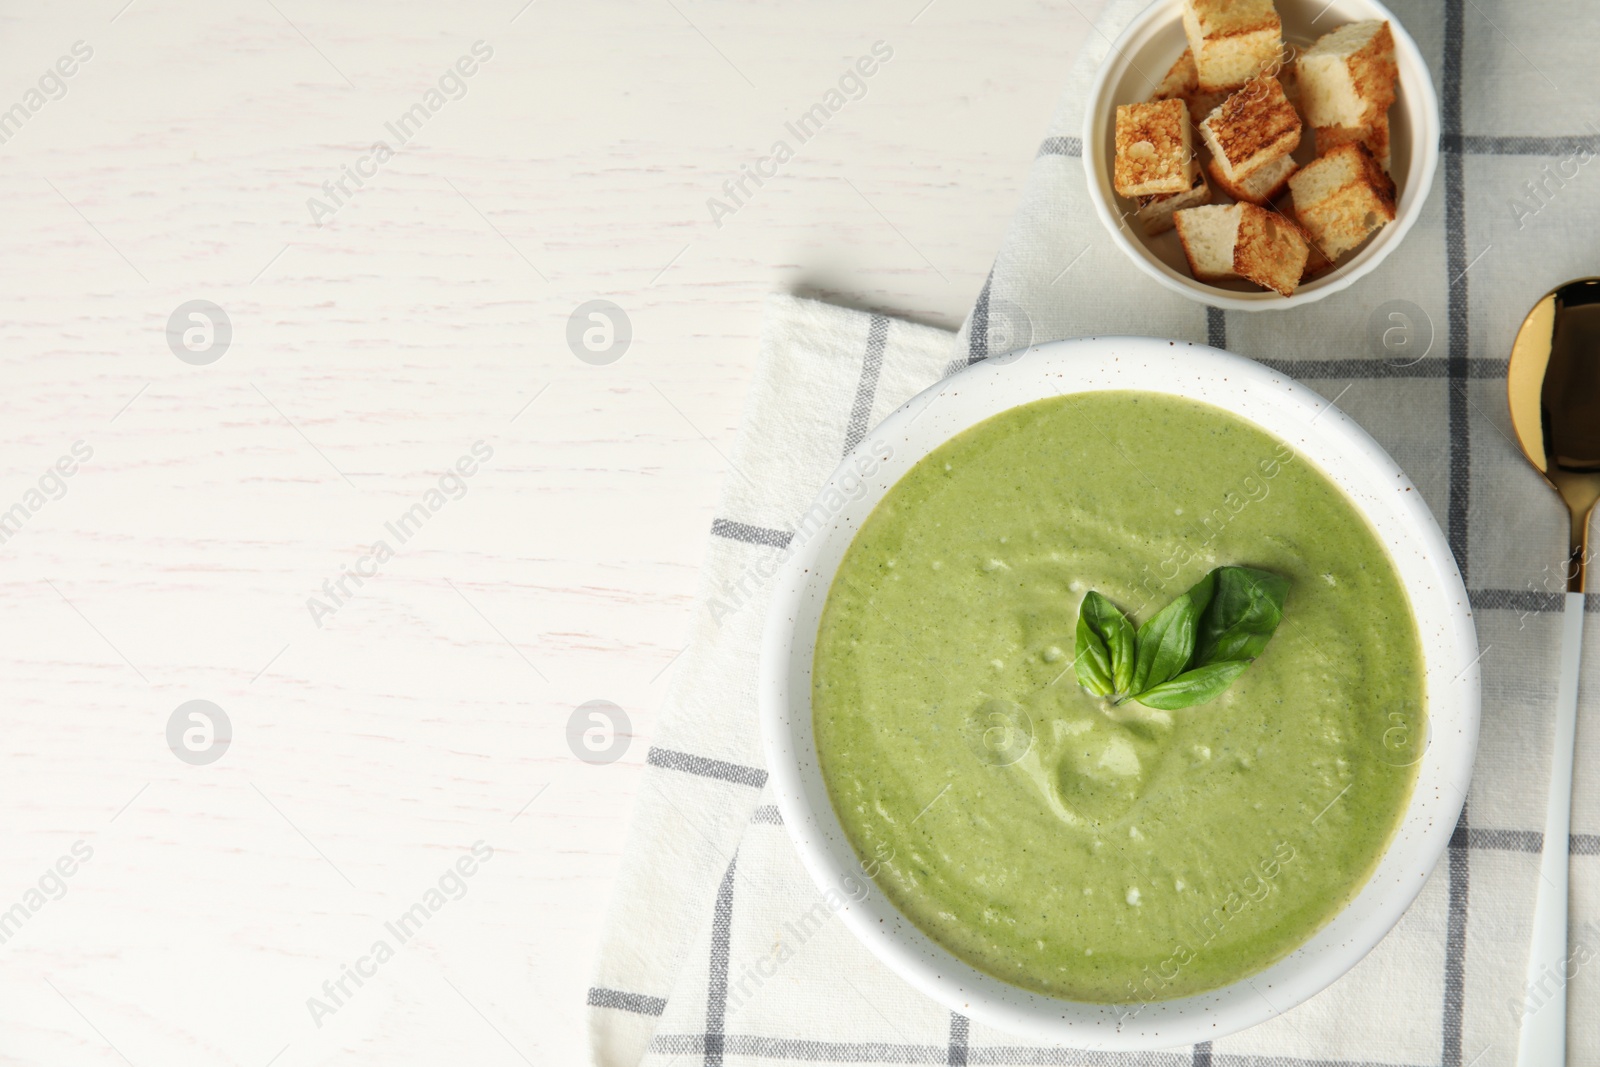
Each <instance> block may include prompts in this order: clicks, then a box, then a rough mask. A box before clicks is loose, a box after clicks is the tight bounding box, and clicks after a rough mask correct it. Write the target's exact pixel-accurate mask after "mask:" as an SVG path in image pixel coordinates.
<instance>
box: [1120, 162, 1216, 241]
mask: <svg viewBox="0 0 1600 1067" xmlns="http://www.w3.org/2000/svg"><path fill="white" fill-rule="evenodd" d="M1209 203H1211V186H1209V185H1207V184H1206V176H1205V174H1204V173H1202V172H1201V170H1200V168H1199V167H1196V168H1195V170H1194V184H1193V185H1192V186H1190V187H1189V190H1188V191H1187V192H1183V193H1168V194H1167V195H1165V196H1141V197H1140V198H1139V210H1138V211H1137V212H1135V215H1134V217H1135V218H1137V219H1138V220H1139V221H1140V222H1142V223H1144V232H1145V233H1147V234H1149V235H1150V236H1151V237H1154V236H1156V235H1157V234H1162V233H1166V232H1167V231H1168V230H1170V229H1172V226H1173V222H1172V216H1173V214H1174V213H1175V212H1178V211H1182V210H1183V209H1184V208H1190V207H1199V206H1200V205H1201V204H1209Z"/></svg>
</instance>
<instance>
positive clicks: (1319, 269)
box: [1300, 227, 1333, 285]
mask: <svg viewBox="0 0 1600 1067" xmlns="http://www.w3.org/2000/svg"><path fill="white" fill-rule="evenodd" d="M1301 232H1302V233H1304V232H1305V228H1304V227H1301ZM1310 240H1311V235H1310V234H1306V241H1307V242H1308V247H1307V249H1306V265H1305V268H1304V269H1303V270H1301V271H1300V284H1301V285H1304V284H1305V283H1306V282H1309V281H1310V280H1311V279H1312V278H1315V277H1316V276H1317V275H1319V274H1321V273H1323V272H1324V271H1328V270H1332V269H1333V260H1331V259H1329V258H1328V257H1327V256H1325V255H1323V254H1322V250H1321V249H1320V248H1318V247H1317V246H1316V245H1315V244H1309V242H1310Z"/></svg>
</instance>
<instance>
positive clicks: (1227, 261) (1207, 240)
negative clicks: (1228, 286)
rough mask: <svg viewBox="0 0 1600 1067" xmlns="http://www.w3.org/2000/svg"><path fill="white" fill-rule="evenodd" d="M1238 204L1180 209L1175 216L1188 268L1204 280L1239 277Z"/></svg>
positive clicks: (1239, 208)
mask: <svg viewBox="0 0 1600 1067" xmlns="http://www.w3.org/2000/svg"><path fill="white" fill-rule="evenodd" d="M1241 210H1242V206H1241V205H1239V204H1226V205H1224V204H1209V205H1207V206H1205V207H1191V208H1185V209H1184V210H1182V211H1179V212H1178V213H1176V214H1175V215H1173V217H1172V221H1173V224H1174V225H1175V226H1177V228H1178V242H1179V243H1180V244H1182V245H1183V254H1184V257H1185V258H1186V259H1188V261H1189V271H1190V273H1192V274H1193V275H1194V276H1195V277H1196V278H1198V279H1200V280H1201V281H1203V282H1221V281H1227V280H1228V279H1230V278H1237V277H1238V275H1237V274H1236V273H1234V270H1233V245H1234V242H1235V241H1236V240H1237V239H1238V236H1239V214H1240V212H1241Z"/></svg>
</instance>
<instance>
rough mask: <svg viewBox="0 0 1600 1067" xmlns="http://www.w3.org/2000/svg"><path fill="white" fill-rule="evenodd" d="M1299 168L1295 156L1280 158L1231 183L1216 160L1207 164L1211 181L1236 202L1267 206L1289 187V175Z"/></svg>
mask: <svg viewBox="0 0 1600 1067" xmlns="http://www.w3.org/2000/svg"><path fill="white" fill-rule="evenodd" d="M1298 166H1299V164H1298V163H1296V162H1295V161H1294V157H1293V156H1288V155H1284V156H1279V157H1278V158H1277V159H1275V160H1273V161H1272V162H1271V163H1268V164H1267V165H1266V166H1264V167H1260V168H1258V169H1256V170H1255V171H1253V172H1252V173H1251V174H1250V175H1249V176H1248V177H1246V178H1245V179H1244V180H1243V181H1240V182H1235V181H1230V180H1229V179H1228V176H1227V175H1225V174H1223V173H1222V168H1221V167H1219V166H1218V165H1217V161H1216V160H1214V159H1213V160H1211V161H1210V162H1209V163H1207V164H1206V169H1207V170H1209V171H1210V172H1211V181H1212V182H1213V183H1214V184H1215V185H1216V187H1217V188H1218V189H1221V190H1222V191H1223V192H1224V193H1227V194H1228V195H1229V196H1231V197H1233V198H1234V199H1235V200H1243V201H1246V202H1247V203H1251V204H1260V205H1263V206H1265V205H1266V204H1267V203H1268V202H1269V201H1271V200H1275V199H1276V198H1277V197H1278V196H1280V195H1281V194H1282V193H1283V190H1284V189H1285V188H1287V187H1288V185H1289V175H1291V174H1293V173H1294V172H1295V169H1296V168H1297V167H1298Z"/></svg>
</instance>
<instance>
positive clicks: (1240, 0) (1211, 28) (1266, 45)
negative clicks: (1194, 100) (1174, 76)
mask: <svg viewBox="0 0 1600 1067" xmlns="http://www.w3.org/2000/svg"><path fill="white" fill-rule="evenodd" d="M1183 32H1184V36H1186V37H1187V38H1188V39H1189V48H1190V50H1191V51H1192V52H1193V53H1194V61H1195V72H1196V81H1197V84H1198V86H1199V88H1200V90H1201V91H1202V92H1207V93H1215V92H1223V91H1225V90H1230V89H1237V88H1238V87H1239V86H1241V85H1243V84H1244V83H1245V82H1247V81H1249V80H1250V79H1251V78H1254V77H1255V76H1256V75H1257V74H1260V73H1261V72H1262V71H1263V70H1265V69H1266V68H1267V67H1268V66H1269V65H1271V64H1272V63H1273V62H1274V61H1275V60H1276V59H1277V58H1278V52H1279V49H1280V48H1282V46H1283V24H1282V23H1281V22H1280V21H1279V20H1278V11H1277V9H1276V8H1274V7H1273V6H1272V0H1183Z"/></svg>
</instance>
